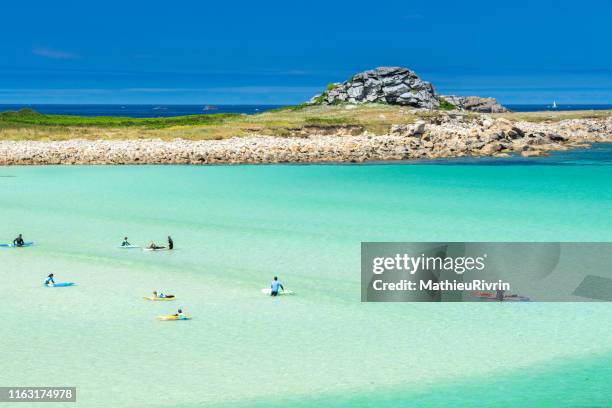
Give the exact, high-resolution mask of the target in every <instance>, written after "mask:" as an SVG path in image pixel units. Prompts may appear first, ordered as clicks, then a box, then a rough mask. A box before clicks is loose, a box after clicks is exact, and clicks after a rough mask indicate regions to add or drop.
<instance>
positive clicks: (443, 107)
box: [438, 98, 457, 111]
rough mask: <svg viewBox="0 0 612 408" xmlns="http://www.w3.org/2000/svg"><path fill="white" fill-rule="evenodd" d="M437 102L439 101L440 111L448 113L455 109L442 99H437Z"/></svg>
mask: <svg viewBox="0 0 612 408" xmlns="http://www.w3.org/2000/svg"><path fill="white" fill-rule="evenodd" d="M438 100H439V101H440V109H441V110H445V111H449V110H453V109H457V107H456V106H455V105H453V104H452V103H450V102H449V101H447V100H446V99H444V98H438Z"/></svg>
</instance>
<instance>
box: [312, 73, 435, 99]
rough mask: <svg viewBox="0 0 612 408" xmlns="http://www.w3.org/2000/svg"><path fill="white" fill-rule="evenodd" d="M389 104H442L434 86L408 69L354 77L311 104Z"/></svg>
mask: <svg viewBox="0 0 612 408" xmlns="http://www.w3.org/2000/svg"><path fill="white" fill-rule="evenodd" d="M372 102H378V103H388V104H392V105H404V106H413V107H417V108H436V107H438V106H439V105H440V102H439V101H438V98H437V97H436V95H435V92H434V89H433V86H432V85H431V84H430V83H429V82H426V81H423V80H422V79H421V78H419V77H418V76H417V74H415V73H414V71H411V70H409V69H406V68H401V67H380V68H376V69H373V70H370V71H365V72H361V73H359V74H357V75H354V76H353V77H352V78H351V79H350V80H348V81H346V82H344V83H342V84H333V85H331V86H330V87H329V89H328V90H327V91H326V92H325V93H323V94H320V95H317V96H315V97H314V98H312V100H311V103H320V104H327V105H334V104H338V103H355V104H357V103H372Z"/></svg>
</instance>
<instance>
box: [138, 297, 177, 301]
mask: <svg viewBox="0 0 612 408" xmlns="http://www.w3.org/2000/svg"><path fill="white" fill-rule="evenodd" d="M143 298H144V299H146V300H158V301H166V302H167V301H170V300H176V297H163V298H162V297H155V296H143Z"/></svg>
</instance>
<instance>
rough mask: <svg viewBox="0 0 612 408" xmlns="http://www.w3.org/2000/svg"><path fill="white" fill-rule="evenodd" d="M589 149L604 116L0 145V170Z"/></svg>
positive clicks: (462, 119)
mask: <svg viewBox="0 0 612 408" xmlns="http://www.w3.org/2000/svg"><path fill="white" fill-rule="evenodd" d="M330 132H331V133H330ZM593 142H612V117H608V118H606V119H571V120H563V121H560V122H555V123H532V122H522V121H518V122H513V121H510V120H507V119H504V118H497V119H494V118H492V117H491V116H489V115H484V114H483V115H465V114H461V113H440V114H439V115H427V116H426V117H424V118H422V119H421V120H418V121H416V122H415V123H412V124H401V125H394V126H392V127H391V129H390V131H389V132H388V134H384V135H374V134H371V133H368V132H367V131H366V130H364V129H363V128H360V127H355V126H344V127H343V126H334V127H331V128H326V127H323V126H318V127H309V128H308V130H305V133H304V134H297V135H296V136H295V137H273V136H252V137H240V138H232V139H225V140H205V141H191V140H183V139H175V140H171V141H163V140H151V139H149V140H95V141H91V140H69V141H49V142H45V141H0V165H15V164H216V163H224V164H233V163H284V162H291V163H313V162H364V161H381V160H407V159H420V158H427V159H432V158H440V157H460V156H507V155H508V154H521V155H523V156H525V157H530V156H539V155H544V154H546V152H548V151H551V150H566V149H569V148H573V147H584V146H588V144H589V143H593Z"/></svg>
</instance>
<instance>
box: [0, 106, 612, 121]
mask: <svg viewBox="0 0 612 408" xmlns="http://www.w3.org/2000/svg"><path fill="white" fill-rule="evenodd" d="M506 106H507V107H508V108H509V109H511V110H513V111H516V112H537V111H548V110H553V109H552V108H551V106H550V105H506ZM280 107H282V105H51V104H40V105H39V104H32V105H28V104H21V105H20V104H14V105H13V104H7V105H5V104H0V112H4V111H15V110H19V109H22V108H29V109H34V110H35V111H37V112H40V113H45V114H57V115H77V116H128V117H133V118H155V117H168V116H182V115H198V114H203V113H204V114H205V113H246V114H249V115H251V114H255V113H260V112H265V111H267V110H270V109H275V108H280ZM592 109H594V110H601V109H612V104H605V105H604V104H601V105H557V109H556V110H592Z"/></svg>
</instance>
